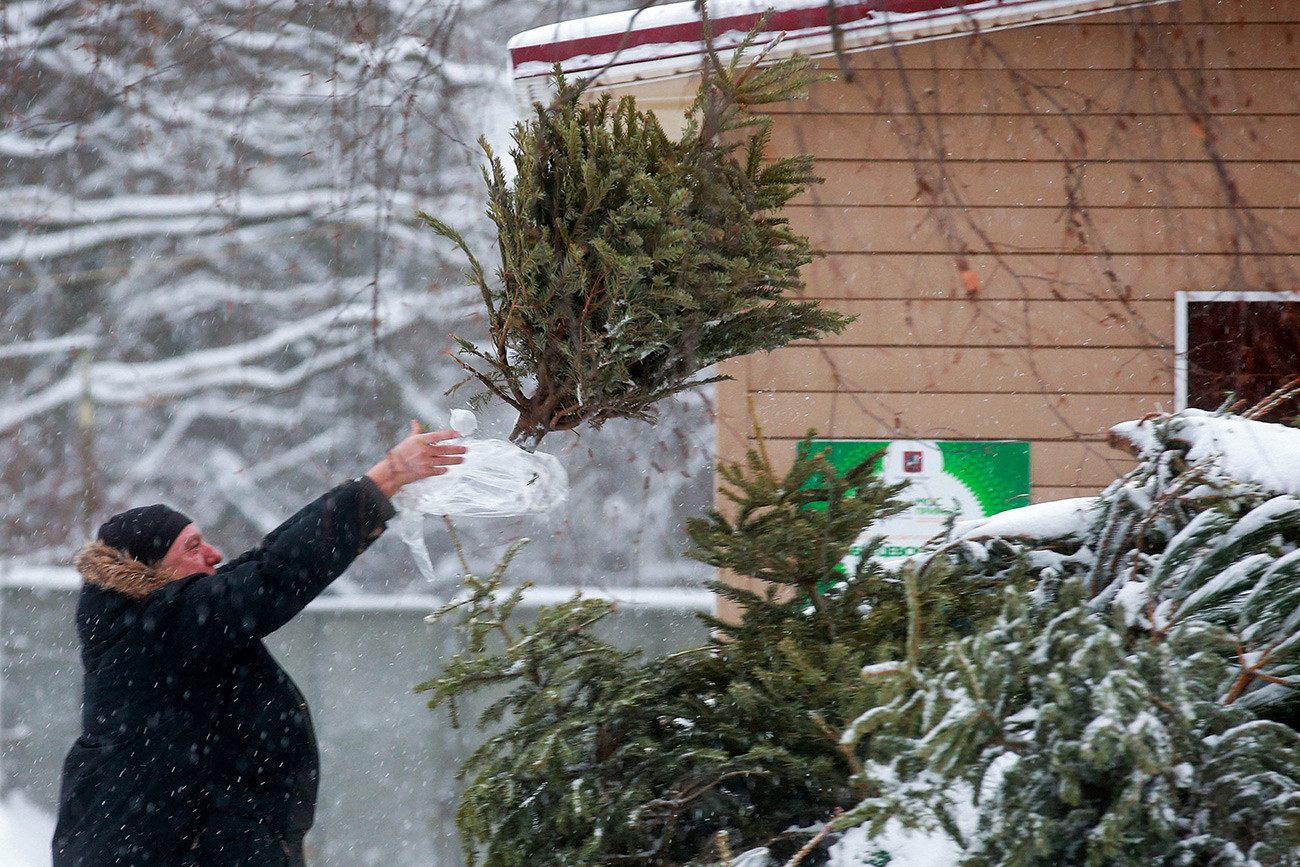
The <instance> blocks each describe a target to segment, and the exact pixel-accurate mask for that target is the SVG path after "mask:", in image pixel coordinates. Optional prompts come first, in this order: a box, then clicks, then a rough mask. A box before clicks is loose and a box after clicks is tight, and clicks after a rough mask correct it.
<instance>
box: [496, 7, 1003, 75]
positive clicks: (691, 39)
mask: <svg viewBox="0 0 1300 867" xmlns="http://www.w3.org/2000/svg"><path fill="white" fill-rule="evenodd" d="M1023 2H1028V0H1009V2H1007V3H1005V4H1004V5H1006V6H1016V5H1019V4H1020V3H1023ZM966 5H968V0H865V2H858V3H848V4H845V5H843V6H839V5H837V6H836V7H835V19H836V23H837V24H838V25H839V26H843V25H845V24H852V23H853V22H855V21H861V20H862V19H863V18H868V17H870V16H872V15H878V14H879V13H881V12H891V13H894V14H908V13H914V12H932V11H933V12H937V11H940V10H955V9H960V8H961V7H963V6H966ZM762 17H763V16H762V13H760V12H751V13H746V14H743V15H729V16H724V17H721V18H712V19H710V23H711V24H712V29H713V32H714V33H715V34H716V33H726V32H727V31H730V30H739V31H742V32H748V31H749V30H751V29H752V28H753V27H754V25H756V24H757V23H758V22H759V20H760V19H762ZM830 26H831V25H830V13H829V10H828V9H827V7H826V4H824V3H823V4H819V5H817V6H809V7H807V8H804V9H785V10H781V11H779V12H774V13H772V16H771V17H770V18H769V19H768V20H767V23H766V24H765V25H764V26H763V32H765V33H767V32H776V33H779V32H782V31H786V30H809V29H814V28H818V27H824V28H828V29H829V28H830ZM702 41H704V24H703V22H701V21H699V20H698V19H696V20H692V21H683V22H681V23H679V24H666V25H662V26H659V27H646V28H643V29H639V30H638V29H636V28H635V25H633V26H632V27H631V28H630V29H628V30H627V31H625V32H620V33H601V34H596V35H592V36H584V37H580V38H576V39H566V40H563V41H559V42H548V43H546V44H543V45H521V46H519V47H517V48H512V49H511V50H510V62H511V64H513V65H514V66H519V65H520V64H522V63H529V62H537V63H545V64H547V65H548V66H549V65H552V64H556V63H560V62H562V61H565V60H569V59H570V58H573V57H578V56H580V55H584V54H586V55H609V54H614V53H616V52H618V51H626V50H627V49H629V48H635V47H637V46H641V45H656V44H661V43H674V42H679V43H680V42H685V43H700V42H702ZM668 54H669V52H665V55H664V56H668Z"/></svg>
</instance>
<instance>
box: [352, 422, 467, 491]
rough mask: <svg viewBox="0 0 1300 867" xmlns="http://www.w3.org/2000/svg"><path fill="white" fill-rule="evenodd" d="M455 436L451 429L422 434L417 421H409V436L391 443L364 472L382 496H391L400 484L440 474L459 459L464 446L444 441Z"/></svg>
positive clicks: (456, 434) (458, 461)
mask: <svg viewBox="0 0 1300 867" xmlns="http://www.w3.org/2000/svg"><path fill="white" fill-rule="evenodd" d="M458 436H460V434H458V433H456V432H455V431H454V430H442V431H435V432H434V433H424V432H423V431H422V430H421V428H420V423H419V422H418V421H415V420H412V421H411V435H410V436H408V437H407V438H406V439H404V440H402V441H401V442H400V443H398V444H397V445H395V446H393V448H392V449H391V450H390V451H389V452H388V454H386V455H384V458H383V460H381V461H380V462H379V463H377V464H375V465H374V467H372V468H371V470H370V472H368V473H366V475H367V476H369V477H370V479H371V480H372V481H373V482H374V483H375V484H376V485H378V486H379V489H380V490H381V491H383V492H384V495H385V496H388V497H391V496H392V495H393V494H395V493H397V492H398V490H400V489H401V487H402V486H403V485H408V484H410V483H411V482H415V481H419V480H420V479H427V478H429V477H430V476H440V475H442V474H443V473H445V472H447V467H449V466H452V465H453V464H458V463H460V462H461V461H463V460H464V458H463V457H461V456H462V455H464V454H465V447H464V446H461V445H452V444H450V443H447V442H446V440H450V439H455V438H456V437H458Z"/></svg>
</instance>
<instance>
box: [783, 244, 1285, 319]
mask: <svg viewBox="0 0 1300 867" xmlns="http://www.w3.org/2000/svg"><path fill="white" fill-rule="evenodd" d="M959 260H960V263H961V264H962V265H963V266H964V267H966V268H969V269H970V271H971V272H972V273H973V274H975V275H976V276H977V278H978V279H979V286H978V288H977V290H976V292H975V295H976V296H977V297H979V298H984V299H988V298H1004V299H1022V298H1030V299H1040V298H1056V299H1064V300H1070V299H1075V300H1081V301H1088V302H1091V303H1094V304H1103V305H1105V306H1106V309H1107V310H1108V311H1111V312H1118V313H1122V312H1123V311H1124V309H1125V305H1126V301H1125V299H1126V298H1131V299H1133V300H1158V299H1169V300H1172V299H1173V297H1174V292H1175V291H1178V290H1195V291H1214V290H1218V289H1223V290H1226V289H1228V288H1231V287H1232V286H1233V285H1234V284H1233V283H1232V282H1231V280H1230V276H1231V273H1232V271H1233V269H1234V268H1236V269H1239V272H1240V273H1239V279H1240V281H1241V282H1240V283H1237V284H1235V285H1236V286H1238V287H1239V286H1241V285H1248V286H1256V287H1261V288H1262V287H1266V286H1270V285H1274V286H1278V287H1279V288H1283V289H1287V288H1290V287H1292V286H1294V285H1296V283H1297V279H1296V275H1297V274H1300V255H1279V256H1239V257H1234V256H1232V255H1228V254H1222V255H1204V254H1203V255H1174V254H1168V255H1150V256H1133V255H1129V256H1114V257H1105V256H1101V255H1097V254H1095V253H1069V254H1059V255H1047V254H1020V253H1004V254H999V255H996V256H995V255H993V254H990V253H969V254H966V255H964V256H961V257H959V256H957V255H956V254H954V253H894V254H868V253H857V252H848V253H835V254H832V255H828V256H823V257H821V258H818V259H815V260H814V261H813V262H811V263H809V264H808V265H805V266H804V268H803V270H802V272H801V275H802V277H803V280H804V282H805V283H806V284H807V287H808V295H809V296H810V297H816V298H821V299H825V300H828V301H834V300H836V299H865V298H964V297H966V295H967V287H966V285H965V283H963V279H962V275H961V273H960V271H959V268H958V264H959ZM1108 272H1109V273H1108ZM1109 274H1113V275H1114V276H1113V277H1111V276H1109Z"/></svg>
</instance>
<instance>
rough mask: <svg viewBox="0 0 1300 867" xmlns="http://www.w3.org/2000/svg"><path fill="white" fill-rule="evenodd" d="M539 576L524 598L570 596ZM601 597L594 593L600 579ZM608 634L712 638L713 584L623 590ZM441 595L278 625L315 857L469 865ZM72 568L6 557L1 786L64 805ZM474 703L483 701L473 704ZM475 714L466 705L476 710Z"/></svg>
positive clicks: (0, 620)
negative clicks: (442, 674)
mask: <svg viewBox="0 0 1300 867" xmlns="http://www.w3.org/2000/svg"><path fill="white" fill-rule="evenodd" d="M573 592H574V591H573V590H571V589H570V590H564V589H563V588H544V589H543V588H539V589H538V590H537V591H536V592H534V593H532V594H530V595H529V596H528V597H526V600H525V604H524V606H522V608H521V612H522V614H523V616H528V615H527V611H526V610H525V609H528V608H530V607H531V608H533V609H534V610H535V608H536V607H537V606H539V605H542V604H548V603H551V602H554V601H558V600H559V599H562V598H568V597H569V596H571V595H572V593H573ZM588 595H592V594H591V593H590V592H589V591H588ZM610 595H612V596H614V597H615V598H617V599H619V600H620V603H621V604H619V605H618V607H617V609H616V611H615V613H614V615H613V616H612V617H611V618H609V620H608V621H607V624H608V631H607V634H608V636H609V637H610V639H611V640H612V641H614V642H615V643H616V644H618V645H620V646H623V647H640V648H644V649H645V651H646V652H647V653H650V654H658V653H663V652H668V651H672V650H675V649H679V648H682V647H687V646H691V645H695V644H698V643H700V642H701V641H702V640H703V639H704V637H705V630H704V627H703V625H702V624H701V623H700V621H699V620H698V618H696V617H695V616H694V612H695V611H699V610H712V607H713V597H712V595H711V594H709V593H707V592H705V591H702V590H668V589H661V590H652V591H647V590H634V589H628V590H621V591H612V592H611V593H610ZM439 604H441V601H440V600H437V599H433V598H428V597H323V598H321V599H319V600H317V601H316V602H314V603H312V604H311V605H310V606H308V608H307V610H306V611H305V612H303V614H301V615H300V616H299V617H298V618H297V619H295V620H294V621H293V622H292V623H290V624H289V625H288V626H286V627H285V628H284V629H282V630H280V631H279V632H277V633H276V634H275V635H273V636H271V638H270V640H269V641H268V644H269V645H270V646H271V649H272V651H273V652H274V653H275V654H276V656H277V657H278V658H279V659H280V660H281V662H282V663H283V664H284V666H285V668H286V669H288V670H289V672H290V674H291V675H293V677H294V679H295V680H296V681H297V683H298V685H299V686H300V687H302V689H303V692H304V693H306V695H307V697H308V700H309V702H310V704H311V708H312V715H313V718H314V719H315V723H316V729H317V734H318V736H319V739H320V748H321V800H320V806H319V809H318V811H317V817H316V827H315V828H314V829H313V830H312V832H311V834H310V835H309V836H308V844H309V847H310V848H309V852H310V855H311V857H310V863H311V864H312V865H313V867H361V865H383V867H458V865H460V864H462V863H463V860H464V859H463V857H462V855H461V851H460V844H459V841H458V839H457V837H456V832H455V828H454V825H453V816H454V813H455V804H456V799H457V793H458V785H457V783H456V780H455V773H456V769H457V767H458V766H459V763H460V761H461V760H462V758H463V757H464V756H466V755H467V754H468V753H469V751H470V750H472V749H473V747H474V745H475V742H476V740H477V737H478V735H477V733H476V732H475V731H474V730H473V729H472V728H470V729H460V730H457V729H453V728H451V726H450V725H449V724H448V721H447V717H446V715H445V713H443V712H441V711H439V712H433V711H430V710H429V709H428V708H427V707H426V706H425V699H424V697H423V696H421V695H419V694H416V693H415V692H414V691H413V689H412V687H413V686H414V685H415V684H416V683H418V682H420V681H422V680H426V679H428V678H430V677H432V676H433V675H434V674H436V672H437V671H438V668H439V664H440V661H441V660H444V659H446V658H447V657H448V656H450V655H451V654H452V653H454V652H455V651H456V650H457V649H458V647H459V646H460V639H459V636H458V635H457V634H456V633H455V632H454V630H453V629H451V628H450V627H449V626H448V625H445V624H438V625H430V624H428V623H426V622H425V619H424V618H425V616H426V615H427V614H428V613H429V612H431V611H433V610H434V609H435V608H437V607H438V605H439ZM75 606H76V578H75V575H73V574H72V573H71V572H70V571H69V570H14V569H10V570H7V571H5V570H3V568H0V635H3V636H4V643H3V656H2V657H0V735H2V736H3V750H2V751H0V793H4V792H10V791H13V790H21V791H23V792H26V793H27V795H28V797H29V798H30V799H31V800H32V801H34V802H35V803H37V804H40V805H42V806H44V807H46V808H48V809H49V810H50V811H51V812H53V809H54V804H55V802H56V800H57V798H58V786H59V769H60V765H61V763H62V761H63V755H64V753H65V752H66V750H67V748H68V746H69V745H70V744H71V743H72V741H73V739H74V738H75V737H76V735H77V726H78V715H79V705H80V677H81V672H80V665H79V663H78V661H77V641H76V634H75V630H74V626H73V611H74V609H75ZM471 710H472V709H471ZM468 718H470V717H468V715H467V719H468Z"/></svg>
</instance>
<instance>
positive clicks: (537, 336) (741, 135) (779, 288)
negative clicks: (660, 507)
mask: <svg viewBox="0 0 1300 867" xmlns="http://www.w3.org/2000/svg"><path fill="white" fill-rule="evenodd" d="M746 47H747V45H746V46H742V48H741V49H740V50H737V51H736V52H735V53H734V55H733V56H734V58H736V60H733V61H732V62H730V63H723V62H721V61H720V60H719V59H718V58H717V57H716V56H710V57H709V58H708V59H707V62H706V65H705V68H704V70H703V71H702V76H701V78H702V83H701V86H700V89H699V93H698V95H697V97H696V100H695V102H694V104H693V105H692V107H691V109H690V111H689V112H688V113H687V125H686V129H685V131H684V132H683V133H682V135H681V137H680V138H679V139H677V140H673V139H671V138H670V137H669V136H668V135H667V134H666V133H665V132H664V130H663V128H662V127H661V126H660V124H659V123H658V121H657V120H656V119H655V117H654V116H653V115H652V114H651V113H649V112H644V111H640V110H638V108H637V107H636V104H635V101H634V100H633V99H632V98H631V97H624V98H623V99H621V100H620V101H619V102H618V103H617V104H614V103H613V101H612V100H611V98H610V97H609V96H608V95H606V96H603V97H601V98H599V99H597V100H595V101H590V102H587V101H584V100H583V99H582V92H581V89H580V88H575V87H572V86H570V85H569V84H567V83H566V82H565V81H564V80H563V78H560V80H559V95H558V96H557V97H556V99H555V101H554V103H553V104H552V105H550V106H542V105H540V104H537V105H535V106H534V112H535V116H534V117H533V118H532V119H531V120H530V121H529V122H527V123H521V124H519V125H518V126H516V128H515V131H514V142H515V147H514V148H512V150H511V152H510V155H511V158H512V159H513V161H514V165H515V177H514V178H513V179H509V178H508V177H507V174H506V171H505V169H504V167H503V166H502V164H501V162H500V161H499V160H498V159H497V158H496V157H495V156H494V155H493V154H492V151H491V149H490V148H488V146H487V144H486V143H485V142H484V143H483V147H484V149H485V150H486V151H487V155H488V159H489V166H488V168H485V170H484V177H485V179H486V181H487V184H488V197H489V201H488V215H489V216H490V217H491V219H492V221H493V222H494V223H495V224H496V227H497V231H498V244H499V247H500V256H501V268H500V271H499V273H498V274H497V280H496V281H493V282H489V278H488V276H487V274H486V273H485V272H484V270H483V267H482V266H481V265H480V264H479V262H478V260H477V259H476V258H475V257H474V255H473V253H472V252H471V251H470V249H469V247H468V246H467V245H466V243H465V241H464V239H463V238H462V237H461V236H460V235H459V233H457V232H456V230H455V229H453V228H452V227H450V226H448V225H447V224H446V223H443V222H442V221H440V220H438V219H436V218H434V217H431V216H429V215H428V214H424V213H421V214H420V217H421V219H423V220H424V221H426V222H427V223H428V224H429V225H430V226H432V227H433V229H434V230H435V231H437V232H438V233H439V234H441V235H443V236H445V237H447V238H449V239H451V240H452V241H453V242H455V243H456V244H457V246H459V247H460V248H461V250H462V251H463V252H464V253H465V255H466V256H467V257H468V259H469V265H470V267H469V271H468V276H469V278H470V279H471V280H472V282H473V283H474V284H475V285H477V286H478V288H479V290H480V291H481V293H482V296H483V301H484V304H485V305H486V306H487V314H488V315H487V324H488V329H489V332H490V340H489V342H488V343H487V344H486V345H484V346H481V345H479V344H476V343H474V342H473V341H470V340H466V339H462V338H457V342H458V343H459V345H460V357H459V359H458V360H459V361H460V363H461V364H462V365H463V366H464V367H465V368H466V369H467V370H468V371H469V372H470V374H471V376H470V379H476V380H478V381H479V382H480V383H482V385H483V386H485V387H486V389H487V393H488V394H490V395H495V396H496V397H498V398H500V399H502V400H504V401H505V402H506V403H508V404H510V405H511V406H513V407H515V408H516V409H517V410H518V411H519V419H518V422H517V424H516V425H515V429H514V431H513V433H512V434H511V437H510V438H511V440H512V441H514V442H516V443H517V444H520V445H523V446H525V447H527V448H530V449H531V448H535V447H536V445H537V443H538V442H539V441H540V440H541V439H542V437H544V436H545V435H546V434H547V433H549V432H551V431H555V430H571V429H573V428H575V427H577V426H578V425H580V424H584V423H590V424H593V425H599V424H601V423H602V422H604V421H607V420H608V419H612V418H638V419H646V420H648V419H651V418H652V417H653V410H652V407H653V405H654V403H655V402H656V401H659V400H661V399H662V398H665V397H668V396H669V395H672V394H675V393H677V392H680V391H683V390H685V389H688V388H692V387H694V386H697V385H701V384H703V383H706V382H713V381H716V380H717V379H719V378H720V377H712V378H700V377H699V376H698V375H699V373H700V372H701V371H702V370H704V369H705V368H707V367H708V366H709V365H712V364H714V363H716V362H719V361H722V360H724V359H727V358H732V357H736V356H741V355H747V354H749V353H751V352H756V351H759V350H772V349H776V348H778V347H780V346H784V345H785V344H787V343H789V342H791V341H793V340H798V339H806V338H815V337H817V336H819V335H820V334H821V333H822V332H825V331H835V332H838V331H840V330H842V329H843V328H844V326H845V325H846V324H848V322H849V321H850V319H849V317H846V316H844V315H842V314H840V313H836V312H832V311H826V310H823V309H821V308H820V307H819V306H818V305H817V304H816V303H815V302H812V301H800V300H795V299H794V298H792V297H791V296H790V293H792V292H793V293H797V292H798V291H799V290H800V289H802V286H803V284H802V281H801V279H800V277H799V268H800V267H801V266H802V265H804V264H806V263H807V262H809V261H810V260H811V259H812V257H813V252H812V250H811V248H810V246H809V243H808V239H807V238H805V237H802V236H800V235H798V234H796V233H795V232H793V231H792V230H791V229H790V227H789V224H788V221H787V220H785V219H784V218H782V217H780V216H778V214H779V211H780V209H781V208H782V207H783V206H784V205H785V204H786V203H787V202H789V201H790V200H791V199H792V198H794V197H795V196H797V195H799V194H800V193H802V192H803V191H804V190H805V189H807V188H808V186H809V185H810V184H811V183H813V182H814V181H816V180H817V179H816V178H814V177H813V176H812V174H811V169H812V160H811V157H809V156H807V155H797V156H791V157H783V158H769V156H768V155H767V154H766V153H765V147H766V145H767V143H768V139H769V130H770V126H771V122H770V120H769V119H767V118H764V117H761V116H756V115H753V114H750V113H749V112H748V109H749V108H750V107H751V106H756V105H760V104H764V103H771V102H778V101H784V100H789V99H794V98H797V97H798V96H800V95H801V94H802V92H803V90H804V89H805V88H806V86H807V84H808V83H809V82H810V81H811V80H812V79H813V77H814V73H813V72H812V70H811V67H810V66H809V65H808V62H807V60H806V59H805V58H790V59H786V60H779V61H775V62H772V63H770V64H767V65H761V64H762V61H763V60H764V58H763V57H761V56H760V58H759V60H758V61H755V62H753V63H748V64H743V65H741V64H739V63H738V59H739V58H740V57H741V56H742V55H743V54H744V49H745V48H746ZM486 396H487V395H484V397H486Z"/></svg>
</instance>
